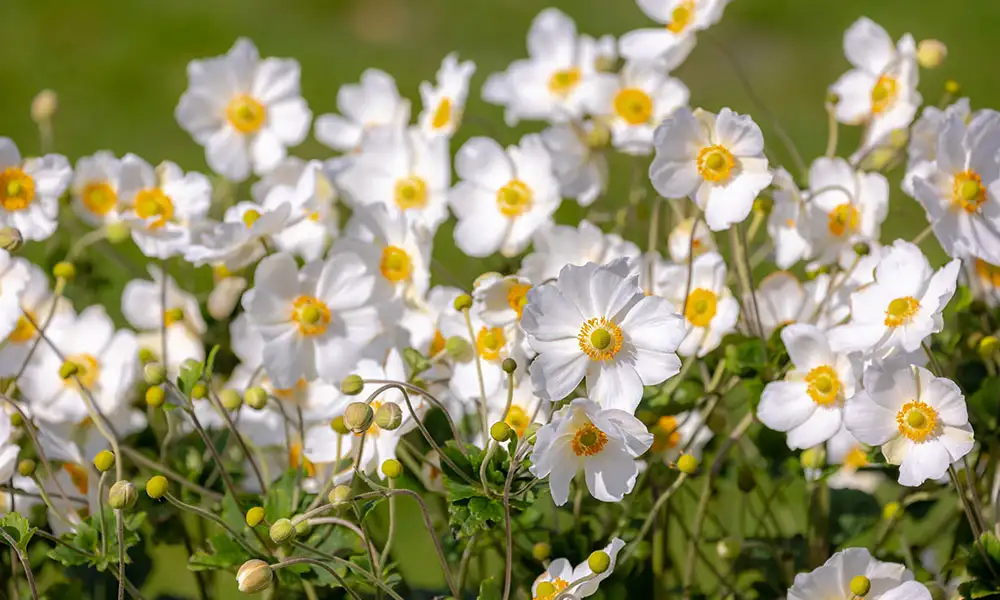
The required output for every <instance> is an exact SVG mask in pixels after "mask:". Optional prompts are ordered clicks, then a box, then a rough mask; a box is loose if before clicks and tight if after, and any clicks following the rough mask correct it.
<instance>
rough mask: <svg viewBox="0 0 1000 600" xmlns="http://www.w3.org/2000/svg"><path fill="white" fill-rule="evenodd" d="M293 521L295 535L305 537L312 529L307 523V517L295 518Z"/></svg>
mask: <svg viewBox="0 0 1000 600" xmlns="http://www.w3.org/2000/svg"><path fill="white" fill-rule="evenodd" d="M293 522H294V523H295V535H296V536H298V537H305V536H307V535H309V532H310V531H312V526H311V525H309V520H308V519H296V520H295V521H293Z"/></svg>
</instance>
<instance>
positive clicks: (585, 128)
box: [542, 121, 610, 206]
mask: <svg viewBox="0 0 1000 600" xmlns="http://www.w3.org/2000/svg"><path fill="white" fill-rule="evenodd" d="M609 133H610V132H609V131H608V129H607V126H606V125H605V124H604V123H602V122H599V121H586V122H584V123H583V124H579V123H577V122H571V123H560V124H556V125H553V126H551V127H549V128H548V129H546V130H544V131H542V141H543V142H544V143H545V147H546V148H547V149H548V151H549V154H550V155H551V156H552V169H553V171H554V172H555V176H556V178H557V179H558V180H559V191H560V193H561V194H562V195H563V196H566V197H569V198H573V199H574V200H576V202H577V203H578V204H579V205H580V206H590V205H591V204H593V203H594V201H595V200H597V198H598V197H599V196H601V194H603V193H604V192H605V191H606V190H607V186H608V176H609V175H608V160H607V158H606V157H605V156H604V153H603V152H602V151H600V150H599V149H598V148H596V147H595V146H597V145H598V144H600V145H604V144H606V143H607V140H606V139H601V138H606V137H607V135H608V134H609Z"/></svg>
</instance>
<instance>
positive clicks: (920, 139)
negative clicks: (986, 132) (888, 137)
mask: <svg viewBox="0 0 1000 600" xmlns="http://www.w3.org/2000/svg"><path fill="white" fill-rule="evenodd" d="M952 117H958V118H959V119H961V120H962V122H964V123H968V122H969V121H971V120H972V109H971V108H970V107H969V99H968V98H960V99H958V100H957V101H955V102H953V103H952V104H951V105H949V106H947V107H945V108H944V109H941V108H938V107H936V106H926V107H924V110H923V112H921V113H920V118H919V119H917V120H916V122H914V123H913V126H912V127H910V136H909V140H908V143H907V146H906V156H907V164H906V177H905V178H904V179H903V191H904V192H906V193H907V194H909V195H911V196H912V195H913V192H912V188H910V187H908V186H909V185H910V182H909V179H910V178H911V173H912V172H913V171H914V169H916V168H918V167H919V165H921V164H925V163H933V162H934V161H935V160H937V152H938V138H939V137H940V135H941V128H942V127H944V125H945V123H947V122H948V120H949V119H951V118H952Z"/></svg>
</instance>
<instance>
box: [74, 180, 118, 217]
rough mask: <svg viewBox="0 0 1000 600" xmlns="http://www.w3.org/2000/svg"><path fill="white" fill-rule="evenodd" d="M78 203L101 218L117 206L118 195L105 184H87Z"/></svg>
mask: <svg viewBox="0 0 1000 600" xmlns="http://www.w3.org/2000/svg"><path fill="white" fill-rule="evenodd" d="M80 202H81V203H83V206H84V207H85V208H86V209H87V210H89V211H90V212H92V213H94V214H95V215H97V216H99V217H103V216H104V215H106V214H108V213H109V212H111V209H112V208H114V207H115V206H116V205H117V204H118V194H117V193H115V190H114V188H112V187H111V185H110V184H108V183H107V182H100V183H88V184H87V185H86V187H84V188H83V192H82V193H81V194H80Z"/></svg>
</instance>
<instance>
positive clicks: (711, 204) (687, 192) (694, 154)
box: [649, 108, 772, 231]
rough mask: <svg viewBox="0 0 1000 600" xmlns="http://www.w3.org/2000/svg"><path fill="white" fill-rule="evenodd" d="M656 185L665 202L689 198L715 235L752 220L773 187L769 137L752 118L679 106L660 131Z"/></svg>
mask: <svg viewBox="0 0 1000 600" xmlns="http://www.w3.org/2000/svg"><path fill="white" fill-rule="evenodd" d="M653 143H654V144H655V146H656V158H654V159H653V164H652V165H650V167H649V177H650V179H651V180H652V181H653V187H654V188H656V191H657V192H659V193H660V195H661V196H663V197H665V198H683V197H685V196H688V197H690V198H691V199H692V200H694V201H695V203H696V204H697V205H698V207H699V208H700V209H701V210H703V211H704V212H705V222H706V223H707V224H708V227H709V229H711V230H712V231H721V230H723V229H728V228H729V226H730V225H732V224H734V223H740V222H742V221H743V220H744V219H746V218H747V215H749V214H750V210H751V209H752V208H753V203H754V200H755V199H756V198H757V195H758V194H759V193H760V192H761V191H763V190H764V188H766V187H767V186H768V185H770V184H771V179H772V177H771V171H770V170H769V169H768V166H767V158H765V157H764V136H763V135H762V134H761V132H760V128H759V127H757V124H756V123H754V122H753V120H752V119H751V118H750V117H749V116H747V115H739V114H736V113H734V112H733V111H731V110H729V109H728V108H723V109H722V111H721V112H720V113H719V115H718V117H716V115H714V114H712V113H709V112H705V111H703V110H697V111H695V112H694V113H692V112H691V111H690V110H688V109H687V108H680V109H678V110H677V112H676V113H674V115H673V116H671V117H670V118H669V119H667V120H666V121H664V122H663V124H662V125H660V126H659V127H657V128H656V135H655V138H654V140H653Z"/></svg>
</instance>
